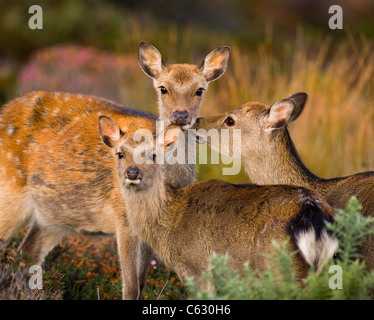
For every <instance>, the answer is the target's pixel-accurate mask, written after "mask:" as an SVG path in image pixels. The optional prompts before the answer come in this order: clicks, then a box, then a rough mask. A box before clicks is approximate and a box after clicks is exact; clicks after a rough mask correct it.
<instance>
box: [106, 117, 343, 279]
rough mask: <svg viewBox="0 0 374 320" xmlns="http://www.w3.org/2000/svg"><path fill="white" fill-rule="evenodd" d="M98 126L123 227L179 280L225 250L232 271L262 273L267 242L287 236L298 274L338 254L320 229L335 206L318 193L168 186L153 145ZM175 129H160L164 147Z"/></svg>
mask: <svg viewBox="0 0 374 320" xmlns="http://www.w3.org/2000/svg"><path fill="white" fill-rule="evenodd" d="M99 122H100V135H101V138H102V140H103V142H104V143H105V144H106V145H107V146H109V147H111V148H112V150H113V155H114V156H115V158H116V170H117V175H118V179H119V184H120V186H121V190H122V194H123V196H124V199H126V206H127V211H126V212H127V217H128V221H129V224H130V225H131V227H132V228H133V230H134V233H136V234H137V236H138V237H139V238H140V239H141V240H143V241H144V242H145V243H146V244H147V245H149V246H150V247H151V248H152V249H153V250H154V252H155V253H156V254H157V255H158V256H159V257H160V258H161V259H162V260H163V261H164V262H165V263H166V264H167V265H168V266H170V267H171V268H172V269H173V270H175V271H176V273H177V274H178V276H179V277H180V278H181V280H182V281H184V280H186V278H187V277H189V276H194V277H198V276H199V275H200V273H201V272H202V271H203V270H204V269H206V268H207V266H208V258H209V256H210V255H211V254H212V253H213V252H217V253H226V252H227V253H229V254H230V256H231V258H232V264H233V266H234V267H235V268H236V269H237V270H241V269H242V267H243V263H244V262H245V261H247V260H250V261H251V266H252V267H254V268H256V269H259V270H264V268H265V261H264V256H263V254H264V253H274V252H273V248H272V246H271V241H272V240H277V241H281V240H285V239H286V238H287V237H288V236H290V237H291V239H292V243H291V244H290V248H292V249H295V248H298V249H300V251H301V254H302V257H303V258H301V257H300V256H298V257H297V258H296V259H295V265H296V270H297V271H296V272H297V275H298V276H299V277H302V276H303V275H305V272H306V265H307V264H308V265H312V266H316V268H317V270H318V271H320V270H321V268H322V266H323V263H324V261H325V260H326V259H330V258H331V257H332V256H333V254H334V252H335V251H336V249H337V246H338V243H337V240H336V239H335V238H333V237H332V236H330V235H329V234H328V232H327V231H326V229H325V224H324V223H325V220H327V221H331V217H332V214H333V209H332V208H331V207H330V206H329V205H328V204H327V203H326V202H325V201H324V200H323V199H322V198H321V196H319V195H318V194H317V193H315V192H313V191H311V190H308V189H305V188H302V187H293V186H280V185H278V186H256V185H234V184H230V183H226V182H223V181H219V180H208V181H202V182H198V183H194V184H192V185H190V186H187V187H183V188H172V187H170V186H169V185H168V184H167V183H166V181H165V173H164V171H163V170H164V166H163V165H160V164H157V163H156V157H157V156H158V154H156V153H155V152H154V144H153V141H151V142H150V143H149V144H148V147H144V149H140V142H136V141H134V140H136V139H134V134H133V133H129V134H126V133H123V132H122V131H121V129H120V127H119V126H118V125H117V124H116V123H115V122H114V121H113V120H111V119H110V118H109V117H106V116H101V117H100V119H99ZM178 130H180V129H179V128H177V129H175V128H173V127H169V128H167V129H166V131H167V133H166V138H165V145H169V144H171V143H172V142H174V141H175V135H176V133H174V132H173V131H178ZM168 135H169V137H168ZM150 140H151V139H150ZM143 146H144V145H143V142H142V148H143ZM137 148H138V150H137ZM136 151H138V152H139V151H141V152H144V159H147V161H145V162H144V163H143V164H139V161H135V160H134V159H135V157H134V154H135V152H136Z"/></svg>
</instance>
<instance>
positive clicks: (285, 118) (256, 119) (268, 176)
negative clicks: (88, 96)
mask: <svg viewBox="0 0 374 320" xmlns="http://www.w3.org/2000/svg"><path fill="white" fill-rule="evenodd" d="M306 98H307V96H306V94H305V93H297V94H294V95H292V96H290V97H288V98H286V99H283V100H280V101H278V102H277V103H275V104H274V105H273V106H267V105H265V104H262V103H258V102H249V103H246V104H245V105H243V106H242V107H241V108H239V109H237V110H235V111H232V112H227V113H225V114H222V115H219V116H214V117H203V118H199V119H198V121H197V124H196V125H195V127H194V128H196V129H205V130H209V129H212V128H216V129H218V130H219V129H230V130H231V129H241V134H242V159H241V160H242V162H243V164H244V167H245V169H246V172H247V173H248V175H249V177H250V179H251V181H252V182H254V183H257V184H261V185H264V184H290V185H297V186H303V187H306V188H311V189H313V190H316V191H318V192H319V193H321V194H322V195H323V196H324V197H325V199H326V200H327V202H328V203H329V204H330V205H331V206H333V207H335V208H345V207H346V205H347V203H348V200H349V199H350V198H351V197H352V196H356V197H357V198H358V200H359V201H360V203H361V204H362V207H363V210H362V213H363V215H364V216H373V215H374V197H373V190H374V172H363V173H358V174H355V175H352V176H348V177H343V178H336V179H323V178H319V177H317V176H315V175H314V174H313V173H311V172H310V171H309V170H308V169H307V168H306V167H305V165H304V164H303V163H302V161H301V159H300V157H299V155H298V153H297V151H296V149H295V146H294V144H293V142H292V140H291V137H290V135H289V132H288V129H287V125H288V124H289V123H290V122H292V121H293V120H295V119H296V118H297V117H298V116H299V115H300V114H301V112H302V110H303V108H304V105H305V102H306ZM274 106H280V107H281V108H279V110H283V111H284V109H283V108H287V109H288V110H289V113H288V115H287V114H286V115H285V114H282V113H281V112H273V111H274V110H273V108H274ZM272 112H273V114H272ZM227 117H232V118H233V119H234V121H235V125H234V126H231V127H229V126H227V124H226V123H225V119H227ZM269 119H271V121H269ZM208 142H210V141H208ZM360 252H361V254H362V255H363V256H364V258H365V261H366V264H367V266H368V267H369V268H370V269H373V268H374V242H373V240H372V241H368V242H367V244H365V245H364V246H363V247H362V248H360Z"/></svg>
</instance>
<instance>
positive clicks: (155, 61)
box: [138, 41, 165, 79]
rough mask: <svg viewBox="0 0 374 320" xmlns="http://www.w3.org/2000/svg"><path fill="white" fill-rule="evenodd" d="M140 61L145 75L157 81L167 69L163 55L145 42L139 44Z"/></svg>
mask: <svg viewBox="0 0 374 320" xmlns="http://www.w3.org/2000/svg"><path fill="white" fill-rule="evenodd" d="M138 60H139V64H140V67H141V68H142V70H143V71H144V73H145V74H146V75H147V76H149V77H151V78H152V79H156V78H157V77H158V75H159V74H160V72H161V70H162V69H163V68H165V64H164V62H163V61H162V56H161V53H160V52H159V51H158V50H157V49H156V48H155V47H154V46H152V45H151V44H149V43H148V42H145V41H141V42H139V50H138Z"/></svg>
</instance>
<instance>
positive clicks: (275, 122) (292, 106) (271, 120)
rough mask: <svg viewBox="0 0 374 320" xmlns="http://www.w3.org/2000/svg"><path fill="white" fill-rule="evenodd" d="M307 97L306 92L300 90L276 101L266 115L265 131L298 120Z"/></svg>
mask: <svg viewBox="0 0 374 320" xmlns="http://www.w3.org/2000/svg"><path fill="white" fill-rule="evenodd" d="M307 98H308V95H307V94H306V93H305V92H298V93H294V94H293V95H290V96H289V97H287V98H286V99H282V100H280V101H278V102H276V103H274V104H273V105H272V106H271V107H270V108H269V110H268V111H267V114H266V117H265V124H266V128H265V131H267V132H271V131H273V130H274V129H279V128H282V127H285V126H286V125H288V124H289V123H291V122H292V121H294V120H296V119H297V118H298V117H299V115H300V114H301V112H302V111H303V109H304V106H305V103H306V100H307Z"/></svg>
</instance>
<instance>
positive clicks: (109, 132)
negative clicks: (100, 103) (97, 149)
mask: <svg viewBox="0 0 374 320" xmlns="http://www.w3.org/2000/svg"><path fill="white" fill-rule="evenodd" d="M99 132H100V137H101V140H102V141H103V142H104V144H105V145H106V146H108V147H110V148H113V147H114V146H115V145H116V143H117V142H118V141H119V139H120V138H121V136H122V135H123V133H122V131H121V129H120V127H119V126H118V124H117V123H115V122H114V121H113V120H112V119H111V118H109V117H107V116H100V117H99Z"/></svg>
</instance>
